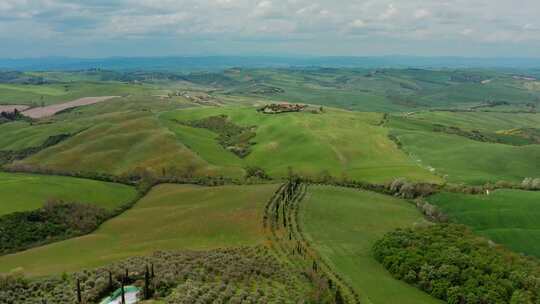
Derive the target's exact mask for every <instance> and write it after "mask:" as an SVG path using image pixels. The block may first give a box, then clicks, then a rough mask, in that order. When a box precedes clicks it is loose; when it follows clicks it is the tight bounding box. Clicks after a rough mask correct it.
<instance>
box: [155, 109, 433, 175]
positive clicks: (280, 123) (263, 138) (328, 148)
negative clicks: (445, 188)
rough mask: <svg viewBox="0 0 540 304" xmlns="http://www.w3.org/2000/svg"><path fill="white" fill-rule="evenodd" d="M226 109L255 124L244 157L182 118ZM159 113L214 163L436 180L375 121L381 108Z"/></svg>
mask: <svg viewBox="0 0 540 304" xmlns="http://www.w3.org/2000/svg"><path fill="white" fill-rule="evenodd" d="M216 115H226V116H227V117H228V118H229V119H230V120H231V121H232V122H233V123H235V124H237V125H240V126H244V127H254V129H255V133H256V136H255V138H254V139H253V142H254V143H255V144H254V145H253V146H252V147H251V150H252V152H251V153H250V154H249V155H247V156H246V157H245V158H244V159H240V158H238V157H236V156H235V155H234V154H233V153H231V152H229V151H227V150H226V149H224V148H223V147H221V146H220V145H219V144H218V142H217V141H216V140H215V139H216V137H217V134H215V133H213V132H211V131H208V130H206V129H200V128H193V127H189V126H185V125H184V124H179V123H177V121H193V120H198V119H201V118H205V117H211V116H216ZM160 118H161V119H162V120H163V121H164V122H165V123H166V125H167V126H168V127H169V128H170V130H172V131H173V132H175V134H176V136H177V138H178V140H179V141H180V142H181V143H183V144H184V145H186V146H187V147H189V148H190V149H191V150H193V151H194V152H196V153H197V155H200V156H201V158H203V159H204V160H206V161H207V162H209V163H210V164H212V165H215V166H226V167H234V166H257V167H261V168H263V169H264V170H265V171H267V173H268V174H270V175H271V176H278V177H283V176H286V175H287V174H288V170H289V168H292V169H293V170H294V171H296V172H299V173H302V174H304V175H307V176H311V177H318V176H320V175H321V174H324V173H325V172H328V173H329V174H331V175H333V176H335V177H337V178H341V177H342V176H344V175H346V176H348V177H349V178H354V179H359V180H366V181H371V182H383V181H389V180H392V179H393V178H395V177H400V176H403V177H407V178H410V179H412V180H427V181H437V180H438V178H437V177H435V176H433V175H431V174H430V173H429V172H428V171H427V170H425V169H423V168H420V167H419V166H417V165H416V164H414V163H413V162H412V161H410V160H409V158H408V157H407V156H406V155H405V154H403V153H402V152H401V151H400V150H399V149H397V147H396V146H395V145H394V143H392V142H391V141H390V140H389V139H388V138H387V130H386V129H384V128H382V127H379V126H377V125H376V124H377V123H378V122H379V121H380V119H381V118H382V115H381V114H377V113H355V112H348V111H342V110H336V109H331V108H326V109H325V110H324V113H322V114H313V113H310V112H300V113H286V114H279V115H267V114H262V113H257V112H256V111H255V108H254V107H223V108H199V109H186V110H181V111H173V112H169V113H164V114H162V115H161V116H160Z"/></svg>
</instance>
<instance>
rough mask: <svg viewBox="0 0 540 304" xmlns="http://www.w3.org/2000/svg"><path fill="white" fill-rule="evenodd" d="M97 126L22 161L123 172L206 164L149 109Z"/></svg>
mask: <svg viewBox="0 0 540 304" xmlns="http://www.w3.org/2000/svg"><path fill="white" fill-rule="evenodd" d="M94 122H95V123H94V125H93V126H91V127H90V128H88V129H86V130H85V131H84V132H81V133H79V134H77V135H76V136H74V137H72V138H69V139H68V140H66V141H64V142H62V143H60V144H58V145H56V146H54V147H52V148H49V149H47V150H44V151H42V152H40V153H38V154H36V155H34V156H32V157H30V158H27V159H25V160H24V161H22V163H24V164H27V165H34V166H46V167H49V168H53V169H57V170H72V171H86V172H107V173H113V174H123V173H127V172H131V171H135V170H137V169H147V168H149V169H153V170H154V171H157V172H161V171H162V170H163V169H169V168H171V167H175V166H176V167H177V168H178V169H182V166H186V165H188V164H193V165H194V166H195V167H196V168H201V167H203V166H204V162H202V161H201V160H199V159H198V157H197V156H196V155H194V154H193V153H192V152H191V151H189V150H188V149H187V148H185V147H184V146H182V145H181V144H180V143H178V142H177V141H176V138H175V136H174V134H173V133H172V132H170V131H169V130H167V129H166V128H162V127H161V125H160V122H159V121H158V120H157V119H156V118H155V116H154V115H152V114H151V113H148V112H135V111H130V112H116V113H112V114H110V115H104V116H102V117H100V118H99V119H96V120H94Z"/></svg>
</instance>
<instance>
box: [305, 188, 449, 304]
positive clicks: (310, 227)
mask: <svg viewBox="0 0 540 304" xmlns="http://www.w3.org/2000/svg"><path fill="white" fill-rule="evenodd" d="M301 208H302V210H301V211H302V212H301V213H300V217H301V222H302V223H303V227H304V230H305V232H306V235H307V237H308V238H309V239H310V241H311V242H312V244H313V245H314V246H315V249H317V250H318V251H319V253H320V254H321V256H322V257H323V258H324V259H325V260H326V261H328V262H329V263H330V265H332V267H333V268H334V270H336V271H337V272H338V273H339V274H341V275H342V276H343V277H344V278H345V280H346V281H348V282H349V283H350V284H352V286H353V287H354V288H355V289H356V290H357V292H358V293H359V294H360V297H361V301H362V303H373V304H379V303H384V304H398V303H399V304H406V303H411V304H413V303H414V304H416V303H440V302H439V301H437V300H435V299H434V298H431V297H430V296H429V295H427V294H425V293H423V292H422V291H420V290H418V289H416V288H414V287H412V286H409V285H407V284H406V283H404V282H400V281H398V280H396V279H394V278H393V277H392V276H391V275H390V273H388V272H387V271H386V270H385V269H384V268H383V266H382V265H380V264H379V263H378V262H377V261H376V260H375V258H374V257H373V256H372V252H371V248H372V246H373V244H374V243H375V241H377V240H378V239H379V238H380V237H382V236H383V235H384V234H385V233H387V232H389V231H392V230H394V229H396V228H400V227H403V228H404V227H411V226H413V225H415V224H422V223H425V221H424V220H423V218H422V215H421V214H420V213H419V212H418V211H417V210H416V208H415V207H414V206H413V205H412V204H410V203H408V202H407V201H404V200H400V199H396V198H393V197H391V196H385V195H381V194H376V193H373V192H366V191H361V190H355V189H346V188H337V187H330V186H317V187H310V188H309V189H308V194H307V195H306V198H305V199H304V202H302V207H301Z"/></svg>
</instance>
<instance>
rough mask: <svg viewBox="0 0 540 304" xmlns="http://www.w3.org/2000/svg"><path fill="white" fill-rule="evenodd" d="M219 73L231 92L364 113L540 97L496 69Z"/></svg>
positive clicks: (519, 105) (508, 106) (520, 102)
mask: <svg viewBox="0 0 540 304" xmlns="http://www.w3.org/2000/svg"><path fill="white" fill-rule="evenodd" d="M212 75H214V74H212ZM219 75H220V76H226V77H227V78H223V77H222V80H221V83H222V84H223V86H224V87H225V89H222V91H223V92H225V93H227V94H233V95H242V96H253V97H259V98H266V99H270V100H287V101H291V102H304V103H312V104H321V105H328V106H334V107H340V108H345V109H351V110H360V111H385V112H399V111H410V110H411V109H430V108H431V109H432V108H445V109H448V108H462V109H467V108H470V107H475V106H481V105H484V104H486V103H487V101H492V102H498V103H505V104H504V105H502V104H501V107H502V108H501V109H500V110H526V109H527V108H529V107H528V106H527V104H531V103H532V104H536V105H537V106H538V97H539V96H540V91H538V90H536V89H535V87H534V86H531V85H530V82H527V81H524V80H517V79H513V78H512V75H510V74H508V73H506V72H502V71H490V70H444V69H441V70H422V69H324V68H312V69H231V70H227V71H225V72H224V73H223V75H221V74H219ZM208 78H210V75H208ZM215 78H216V77H215V76H214V77H212V79H215ZM201 79H204V78H203V77H202V76H201V75H198V77H197V78H196V79H193V81H200V80H201ZM233 81H235V82H233ZM267 88H271V89H270V90H268V89H267ZM491 110H495V111H498V110H499V106H496V107H492V108H491Z"/></svg>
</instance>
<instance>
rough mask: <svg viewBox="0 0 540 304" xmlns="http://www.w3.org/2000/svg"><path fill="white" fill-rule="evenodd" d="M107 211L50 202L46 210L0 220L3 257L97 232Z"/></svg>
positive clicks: (3, 217)
mask: <svg viewBox="0 0 540 304" xmlns="http://www.w3.org/2000/svg"><path fill="white" fill-rule="evenodd" d="M107 217H108V213H107V211H106V210H104V209H102V208H99V207H96V206H94V205H86V204H78V203H64V202H62V201H49V202H47V203H46V204H45V206H44V207H43V208H40V209H37V210H32V211H24V212H15V213H10V214H6V215H4V216H1V217H0V254H6V253H10V252H14V251H19V250H23V249H27V248H30V247H33V246H37V245H40V244H43V243H47V242H52V241H56V240H62V239H66V238H70V237H74V236H78V235H82V234H86V233H90V232H92V231H94V230H95V229H96V228H97V227H98V226H99V225H100V224H101V223H102V222H103V221H105V219H107Z"/></svg>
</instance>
